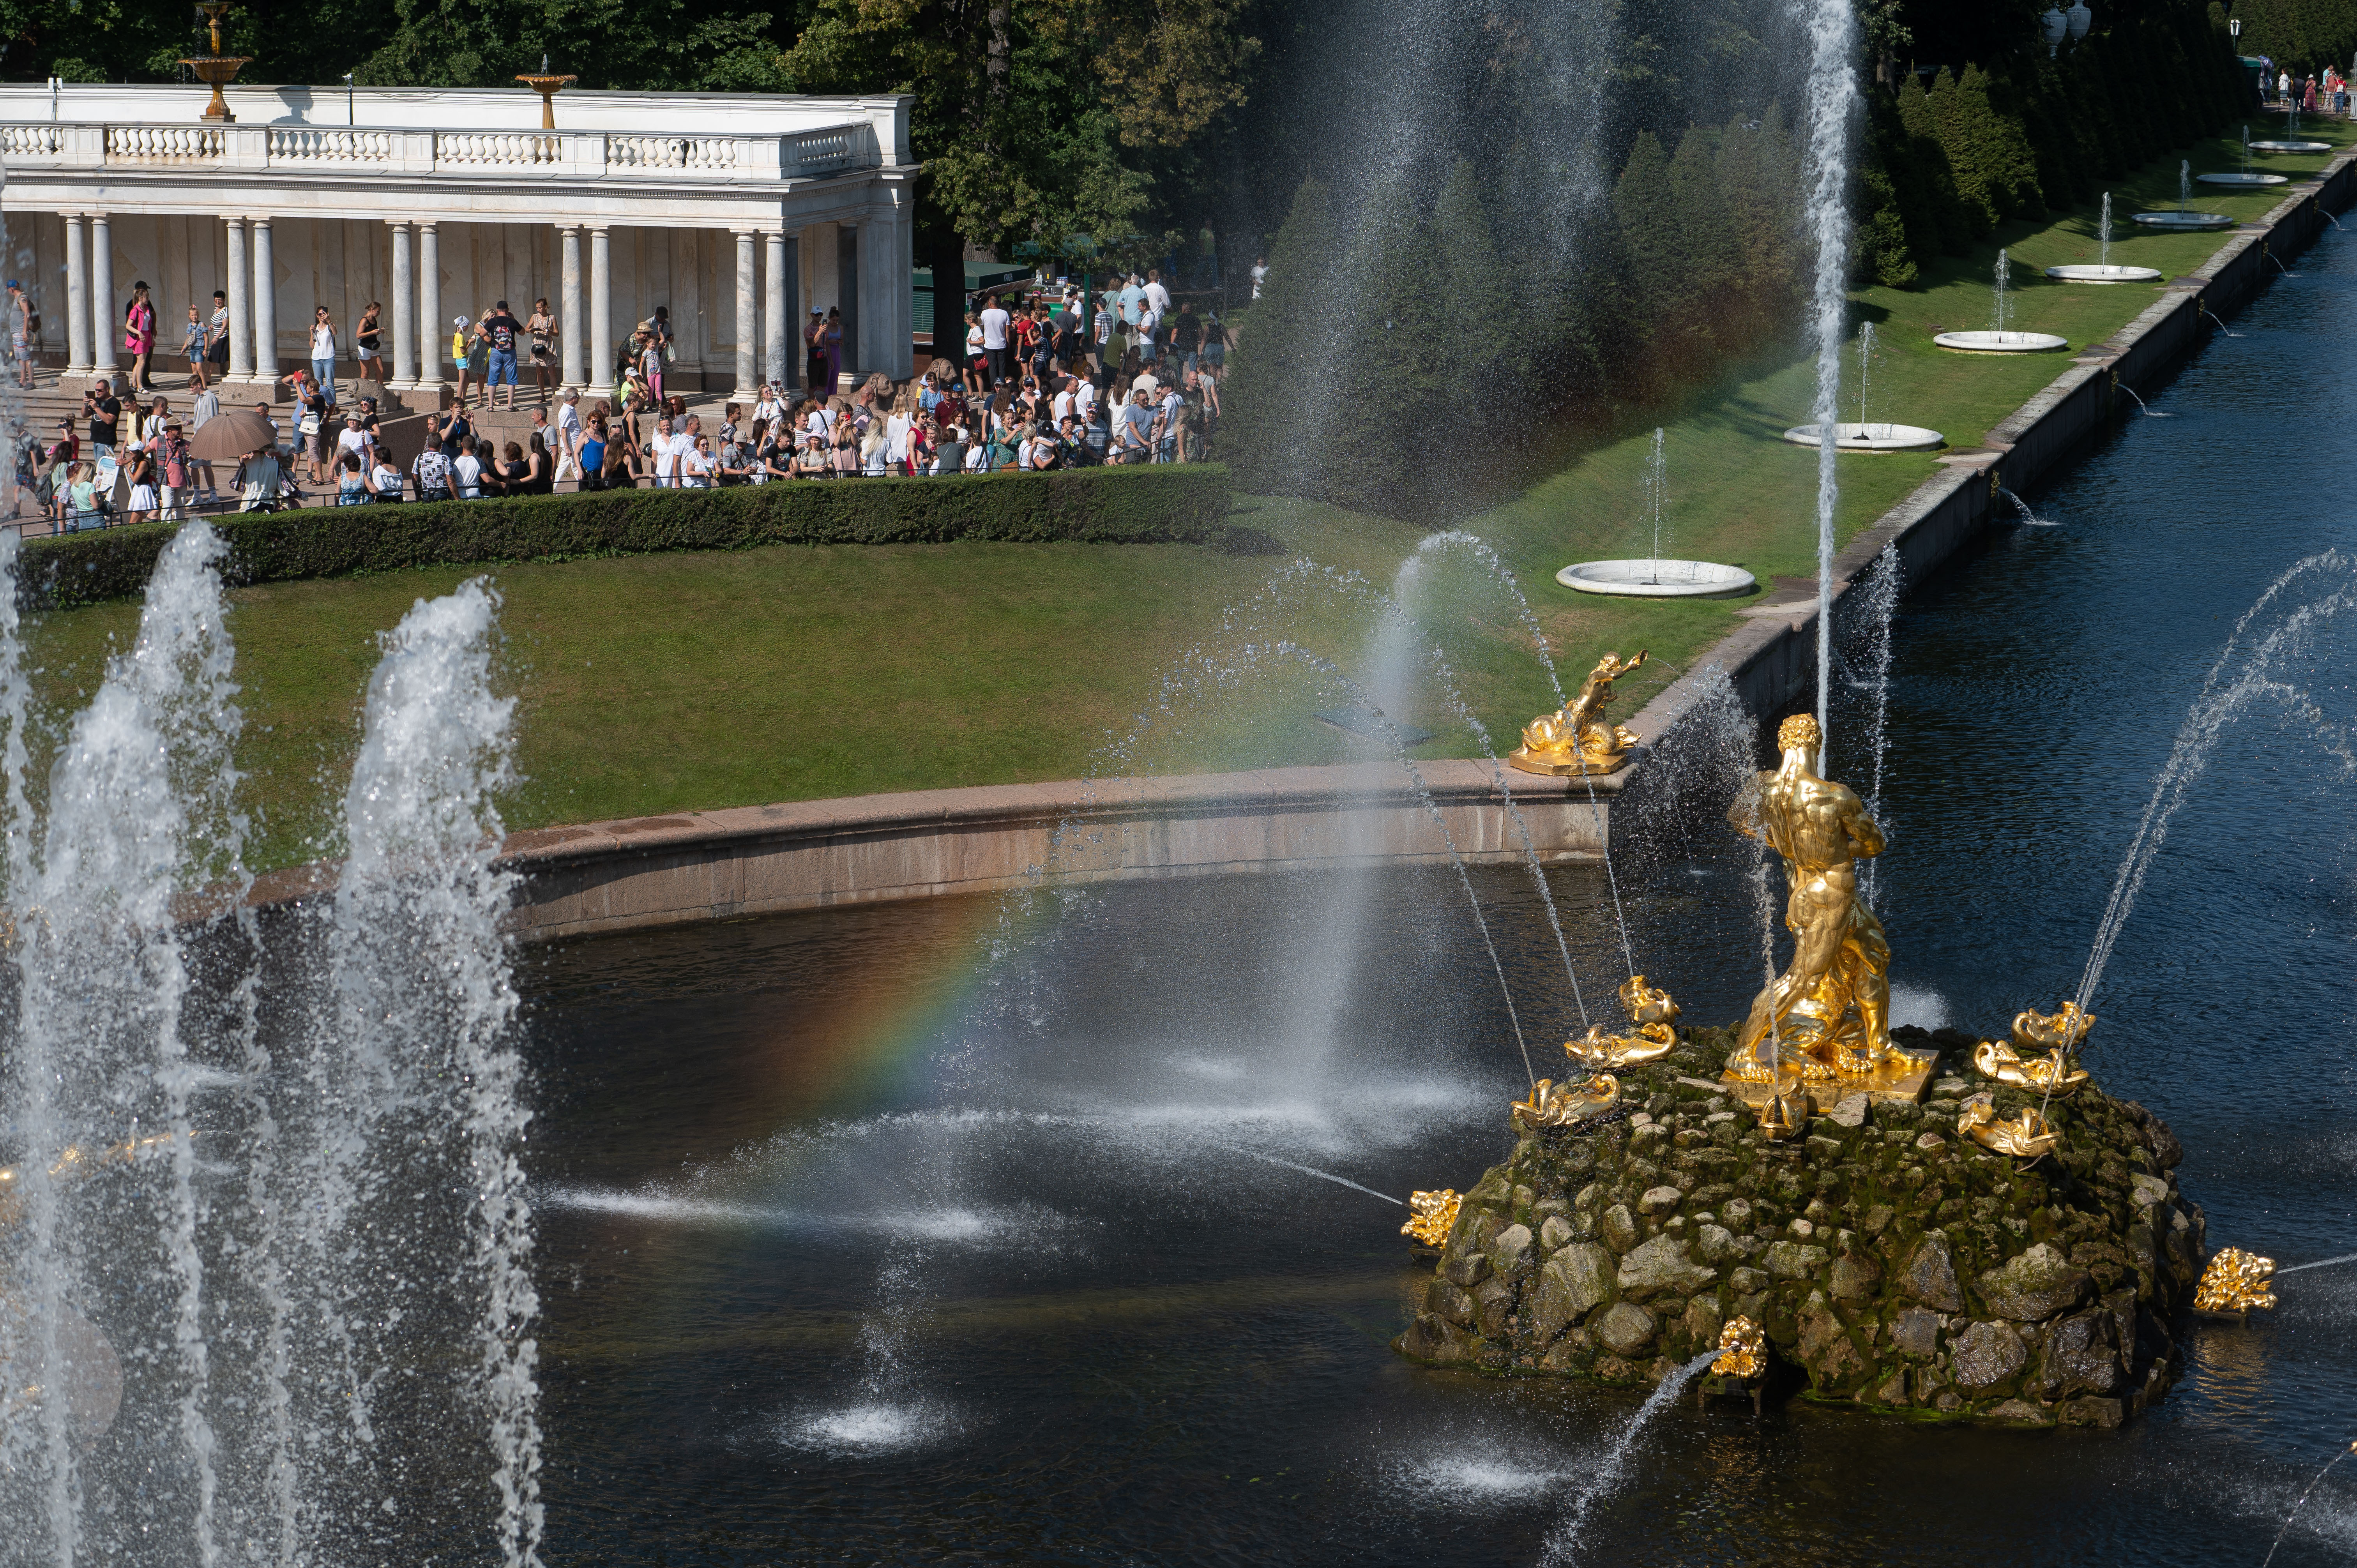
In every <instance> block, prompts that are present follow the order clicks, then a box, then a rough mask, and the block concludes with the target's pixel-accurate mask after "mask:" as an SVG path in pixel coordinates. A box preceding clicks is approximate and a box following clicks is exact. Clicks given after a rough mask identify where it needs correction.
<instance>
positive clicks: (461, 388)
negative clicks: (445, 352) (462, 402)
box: [450, 316, 467, 398]
mask: <svg viewBox="0 0 2357 1568" xmlns="http://www.w3.org/2000/svg"><path fill="white" fill-rule="evenodd" d="M450 362H451V363H452V364H453V365H456V366H457V368H458V396H460V397H462V398H463V397H465V396H466V395H467V318H466V317H463V316H454V317H450Z"/></svg>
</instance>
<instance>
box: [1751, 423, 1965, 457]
mask: <svg viewBox="0 0 2357 1568" xmlns="http://www.w3.org/2000/svg"><path fill="white" fill-rule="evenodd" d="M1784 439H1785V440H1787V441H1790V442H1791V443H1792V445H1793V446H1823V445H1824V437H1822V436H1821V435H1818V434H1817V427H1816V426H1815V425H1813V424H1796V425H1794V426H1792V429H1790V430H1787V431H1786V432H1784ZM1947 444H1948V438H1947V437H1946V436H1944V435H1941V434H1940V433H1939V432H1938V431H1936V430H1926V429H1925V428H1923V426H1921V425H1920V424H1884V423H1882V422H1881V421H1880V420H1875V421H1873V422H1872V423H1870V424H1836V425H1835V426H1834V449H1835V451H1838V452H1921V451H1922V450H1924V449H1925V448H1926V447H1932V446H1946V445H1947Z"/></svg>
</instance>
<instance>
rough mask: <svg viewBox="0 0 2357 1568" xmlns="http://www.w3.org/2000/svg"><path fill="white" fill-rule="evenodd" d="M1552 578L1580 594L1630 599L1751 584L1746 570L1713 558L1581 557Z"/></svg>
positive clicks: (1697, 593)
mask: <svg viewBox="0 0 2357 1568" xmlns="http://www.w3.org/2000/svg"><path fill="white" fill-rule="evenodd" d="M1555 581H1556V582H1558V583H1561V584H1562V585H1564V586H1565V587H1566V588H1577V589H1578V590H1579V591H1580V592H1581V593H1583V594H1615V595H1619V596H1621V597H1623V598H1631V599H1685V598H1696V597H1700V596H1703V595H1706V594H1739V593H1741V592H1743V590H1744V589H1746V588H1749V586H1751V585H1752V582H1753V578H1752V575H1751V574H1750V573H1749V572H1747V571H1745V570H1744V569H1743V568H1742V567H1740V566H1722V565H1720V564H1718V563H1717V562H1716V561H1672V560H1668V559H1663V560H1658V561H1646V560H1640V561H1582V562H1580V563H1579V564H1577V565H1576V566H1566V567H1565V568H1564V569H1563V570H1562V571H1560V572H1557V573H1556V574H1555Z"/></svg>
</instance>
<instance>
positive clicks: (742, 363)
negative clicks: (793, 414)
mask: <svg viewBox="0 0 2357 1568" xmlns="http://www.w3.org/2000/svg"><path fill="white" fill-rule="evenodd" d="M734 232H735V234H736V236H737V396H738V397H740V398H749V397H751V396H752V395H753V393H754V392H755V390H756V389H757V388H758V386H759V378H758V376H757V374H756V371H755V369H754V366H755V358H756V357H755V353H754V349H755V348H756V344H755V341H754V339H755V337H756V335H757V334H758V333H759V327H758V326H757V325H756V324H755V322H754V319H753V312H754V302H755V301H756V300H757V299H758V298H759V279H758V278H756V277H755V276H754V274H753V263H754V255H755V252H754V250H753V231H752V230H750V229H738V230H736V231H734Z"/></svg>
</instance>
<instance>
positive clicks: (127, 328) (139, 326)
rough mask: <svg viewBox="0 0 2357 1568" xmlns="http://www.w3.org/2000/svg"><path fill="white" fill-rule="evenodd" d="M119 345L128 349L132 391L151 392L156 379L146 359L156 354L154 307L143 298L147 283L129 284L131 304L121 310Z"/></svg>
mask: <svg viewBox="0 0 2357 1568" xmlns="http://www.w3.org/2000/svg"><path fill="white" fill-rule="evenodd" d="M123 346H124V348H125V349H129V350H130V352H131V385H132V388H133V390H134V391H136V392H154V391H155V390H156V378H155V376H154V375H153V374H152V373H150V371H149V370H148V361H149V360H151V359H153V358H154V356H155V353H156V306H155V304H154V302H153V301H151V300H149V299H148V297H147V285H145V284H144V283H135V284H133V285H131V305H130V307H129V308H128V309H126V310H124V313H123Z"/></svg>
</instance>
